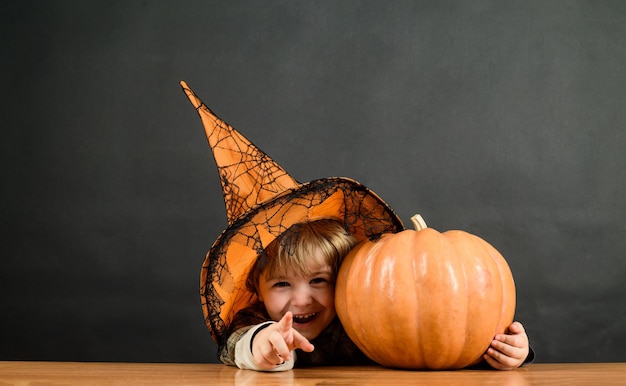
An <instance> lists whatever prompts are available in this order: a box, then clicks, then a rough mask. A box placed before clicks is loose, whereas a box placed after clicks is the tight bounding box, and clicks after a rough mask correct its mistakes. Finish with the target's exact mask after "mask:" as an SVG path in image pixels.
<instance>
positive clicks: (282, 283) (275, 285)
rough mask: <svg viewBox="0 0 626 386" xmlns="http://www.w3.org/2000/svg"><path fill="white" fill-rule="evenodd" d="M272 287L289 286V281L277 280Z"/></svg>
mask: <svg viewBox="0 0 626 386" xmlns="http://www.w3.org/2000/svg"><path fill="white" fill-rule="evenodd" d="M272 287H289V283H288V282H286V281H277V282H276V283H274V285H273V286H272Z"/></svg>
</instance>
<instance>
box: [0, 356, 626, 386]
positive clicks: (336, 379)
mask: <svg viewBox="0 0 626 386" xmlns="http://www.w3.org/2000/svg"><path fill="white" fill-rule="evenodd" d="M235 384H236V385H277V384H279V385H393V386H397V385H416V384H423V385H435V386H436V385H445V386H455V385H461V386H472V385H499V386H518V385H568V386H570V385H585V386H589V385H602V386H606V385H626V363H569V364H541V363H535V364H530V365H527V366H525V367H522V368H519V369H517V370H513V371H496V370H457V371H403V370H392V369H387V368H383V367H316V368H311V369H295V370H291V371H286V372H280V373H262V372H256V371H248V370H239V369H236V368H233V367H229V366H225V365H221V364H170V363H84V362H80V363H75V362H10V361H9V362H0V386H6V385H16V386H17V385H24V386H27V385H28V386H33V385H36V386H44V385H59V386H60V385H170V386H176V385H235Z"/></svg>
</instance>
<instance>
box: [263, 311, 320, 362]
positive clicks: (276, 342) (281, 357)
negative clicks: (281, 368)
mask: <svg viewBox="0 0 626 386" xmlns="http://www.w3.org/2000/svg"><path fill="white" fill-rule="evenodd" d="M292 324H293V314H292V313H291V312H287V313H286V314H285V315H284V316H283V317H282V319H281V320H280V321H278V322H277V323H274V324H272V325H270V326H269V327H266V328H264V329H263V330H261V331H259V333H258V334H257V335H256V336H255V337H254V340H253V341H252V355H253V356H254V361H255V362H256V363H257V364H258V365H259V366H260V367H262V368H264V369H268V370H269V369H273V368H274V367H276V366H277V365H280V364H282V363H284V362H285V361H289V360H291V350H295V349H297V348H299V349H302V350H303V351H307V352H311V351H313V345H312V344H311V343H310V342H309V341H308V339H306V338H305V337H303V336H302V335H301V334H300V333H299V332H298V331H296V330H295V329H293V327H292Z"/></svg>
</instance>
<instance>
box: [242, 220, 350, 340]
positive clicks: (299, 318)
mask: <svg viewBox="0 0 626 386" xmlns="http://www.w3.org/2000/svg"><path fill="white" fill-rule="evenodd" d="M355 243H356V240H355V239H354V237H352V235H350V233H348V232H347V231H346V230H345V229H344V227H343V224H342V223H340V222H338V221H336V220H331V219H322V220H316V221H311V222H304V223H298V224H294V225H292V226H291V227H289V228H288V229H287V230H286V231H285V232H283V233H282V234H281V235H280V236H279V237H278V238H276V239H275V240H274V241H272V242H271V243H270V244H269V245H268V246H267V247H266V248H265V250H264V251H263V253H262V254H261V255H260V256H259V257H258V258H257V260H256V262H255V263H254V265H253V267H252V268H251V270H250V274H249V275H248V279H247V281H246V285H247V287H248V289H249V290H250V291H251V292H254V293H256V295H257V297H258V298H259V301H261V302H262V303H263V305H264V306H265V309H266V310H267V312H268V314H269V316H270V317H271V319H272V320H275V321H279V320H280V319H281V318H282V317H283V316H284V315H285V314H286V313H287V312H288V311H291V312H292V314H293V328H294V329H296V330H297V331H298V332H300V333H301V334H302V335H303V336H304V337H306V338H307V339H314V338H315V337H317V336H318V335H319V334H320V333H321V332H322V331H323V330H324V329H325V328H326V327H327V326H328V325H329V324H330V322H332V320H333V319H334V318H335V316H336V312H335V280H336V278H337V271H338V270H339V265H340V264H341V261H342V260H343V257H344V256H345V255H346V254H347V253H348V252H349V251H350V249H351V248H352V247H353V246H354V244H355Z"/></svg>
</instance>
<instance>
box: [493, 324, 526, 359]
mask: <svg viewBox="0 0 626 386" xmlns="http://www.w3.org/2000/svg"><path fill="white" fill-rule="evenodd" d="M528 350H529V348H528V336H527V335H526V331H525V330H524V326H522V324H521V323H520V322H513V323H512V324H511V325H510V326H509V329H508V333H506V334H498V335H496V336H495V338H494V339H493V341H492V342H491V345H490V346H489V348H488V349H487V352H486V353H485V355H484V356H483V357H484V358H485V361H486V362H487V363H489V365H490V366H491V367H493V368H494V369H497V370H512V369H516V368H518V367H520V366H521V365H522V363H524V360H525V359H526V357H527V356H528Z"/></svg>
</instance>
